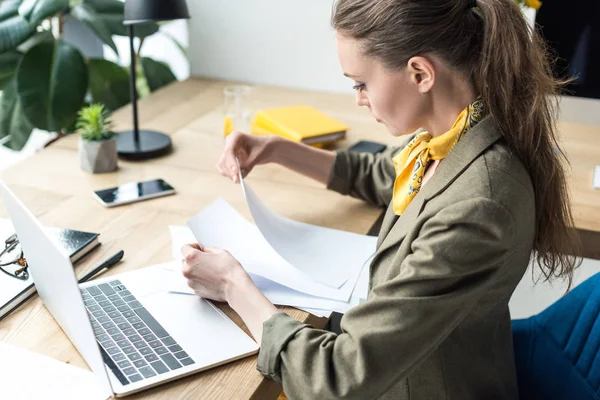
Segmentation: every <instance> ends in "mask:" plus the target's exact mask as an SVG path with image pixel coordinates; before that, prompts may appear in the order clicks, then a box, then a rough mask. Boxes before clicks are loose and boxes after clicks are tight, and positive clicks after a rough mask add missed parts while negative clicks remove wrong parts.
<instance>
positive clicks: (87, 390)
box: [0, 342, 112, 400]
mask: <svg viewBox="0 0 600 400" xmlns="http://www.w3.org/2000/svg"><path fill="white" fill-rule="evenodd" d="M0 360H2V362H0V377H2V378H1V379H0V382H2V388H1V390H2V398H4V399H13V400H39V399H47V400H80V399H88V400H105V399H108V398H109V397H111V396H112V394H111V393H110V392H108V390H107V389H106V388H104V387H102V385H100V383H99V381H98V379H97V378H96V375H94V374H93V373H92V372H90V371H88V370H84V369H81V368H77V367H74V366H72V365H69V364H66V363H63V362H60V361H58V360H55V359H53V358H50V357H47V356H43V355H41V354H37V353H34V352H31V351H29V350H25V349H22V348H19V347H16V346H13V345H9V344H8V343H3V342H0Z"/></svg>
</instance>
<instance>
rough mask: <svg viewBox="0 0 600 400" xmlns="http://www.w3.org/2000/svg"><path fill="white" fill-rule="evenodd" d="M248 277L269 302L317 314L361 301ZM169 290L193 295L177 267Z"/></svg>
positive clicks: (345, 307) (345, 308)
mask: <svg viewBox="0 0 600 400" xmlns="http://www.w3.org/2000/svg"><path fill="white" fill-rule="evenodd" d="M250 278H252V280H253V281H254V284H255V285H256V287H257V288H258V290H260V291H261V292H262V293H263V294H264V295H265V297H266V298H267V299H269V300H270V301H271V303H273V304H277V305H281V306H292V307H297V308H301V309H304V308H310V309H315V310H320V311H321V312H320V313H319V314H323V313H324V312H328V313H330V314H331V312H332V311H335V312H339V313H342V314H344V313H345V312H346V311H348V310H349V309H350V308H352V307H355V306H357V305H358V304H360V302H361V299H360V298H359V297H356V296H352V298H351V299H350V301H348V302H343V301H337V300H331V299H324V298H321V297H314V296H311V295H308V294H305V293H300V292H298V291H295V290H293V289H290V288H288V287H285V286H282V285H280V284H278V283H276V282H273V281H271V280H269V279H267V278H264V277H262V276H258V275H253V274H250ZM169 291H170V292H173V293H182V294H190V295H195V293H194V291H193V290H192V289H191V288H190V287H189V286H188V285H187V280H186V279H185V278H184V277H183V275H182V274H181V271H180V270H179V269H177V268H175V269H174V270H173V274H172V275H171V278H170V280H169ZM315 315H317V314H315Z"/></svg>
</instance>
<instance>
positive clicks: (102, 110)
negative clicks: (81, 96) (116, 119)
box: [76, 103, 115, 141]
mask: <svg viewBox="0 0 600 400" xmlns="http://www.w3.org/2000/svg"><path fill="white" fill-rule="evenodd" d="M77 116H78V118H77V125H76V126H77V129H78V130H79V131H80V134H81V138H82V139H83V140H90V141H100V140H108V139H112V138H113V137H114V136H115V133H114V132H113V131H112V130H111V128H112V123H111V121H110V119H109V118H110V112H109V111H108V109H107V108H106V107H105V106H104V104H98V103H97V104H91V105H89V106H87V107H84V108H82V109H81V110H79V113H78V114H77Z"/></svg>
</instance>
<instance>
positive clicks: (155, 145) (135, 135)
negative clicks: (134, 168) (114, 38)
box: [117, 25, 172, 160]
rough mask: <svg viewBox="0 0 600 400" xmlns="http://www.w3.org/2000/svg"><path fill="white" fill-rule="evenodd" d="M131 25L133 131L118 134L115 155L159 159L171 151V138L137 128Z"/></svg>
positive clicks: (130, 29)
mask: <svg viewBox="0 0 600 400" xmlns="http://www.w3.org/2000/svg"><path fill="white" fill-rule="evenodd" d="M133 38H134V34H133V25H129V50H130V54H131V66H130V68H129V69H130V71H129V90H130V92H131V106H132V109H133V130H131V131H124V132H119V135H118V136H117V153H119V156H121V157H122V158H126V159H130V160H147V159H149V158H155V157H160V156H162V155H165V154H167V153H169V152H170V151H171V149H172V145H171V138H170V137H169V136H167V135H165V134H164V133H161V132H157V131H148V130H142V131H140V129H139V126H138V109H137V96H138V94H137V88H136V84H135V82H136V59H135V50H134V47H133Z"/></svg>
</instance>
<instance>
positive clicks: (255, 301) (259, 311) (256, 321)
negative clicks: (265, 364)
mask: <svg viewBox="0 0 600 400" xmlns="http://www.w3.org/2000/svg"><path fill="white" fill-rule="evenodd" d="M240 270H241V271H235V272H233V273H232V274H231V275H230V277H229V278H228V283H227V285H226V288H225V297H226V301H227V303H228V304H229V306H230V307H231V308H232V309H233V310H234V311H235V312H236V313H238V315H239V316H240V317H242V319H243V320H244V322H245V323H246V326H247V327H248V329H250V332H251V333H252V336H254V340H256V341H257V342H258V343H260V341H261V339H262V326H263V323H264V322H265V321H267V320H268V319H269V318H271V316H273V315H275V314H277V313H278V312H279V310H278V309H277V307H275V306H274V305H273V303H271V302H270V301H269V299H267V298H266V297H265V295H264V294H262V293H261V291H260V290H258V288H257V287H256V285H255V284H254V282H253V281H252V279H250V276H249V275H248V274H247V273H246V271H245V270H244V269H243V268H240Z"/></svg>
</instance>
